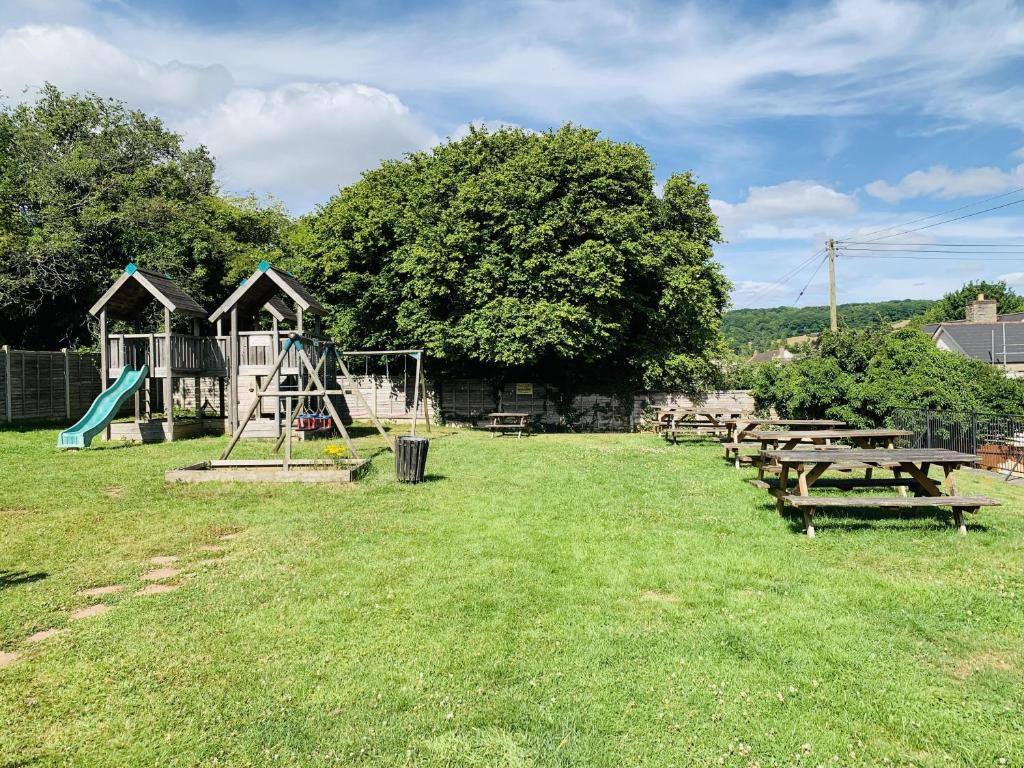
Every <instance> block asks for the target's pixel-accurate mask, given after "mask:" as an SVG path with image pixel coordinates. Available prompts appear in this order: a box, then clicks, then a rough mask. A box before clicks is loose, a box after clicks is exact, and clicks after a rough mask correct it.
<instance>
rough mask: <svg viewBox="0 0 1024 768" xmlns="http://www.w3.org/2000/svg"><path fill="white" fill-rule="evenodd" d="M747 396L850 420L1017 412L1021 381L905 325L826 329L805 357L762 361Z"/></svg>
mask: <svg viewBox="0 0 1024 768" xmlns="http://www.w3.org/2000/svg"><path fill="white" fill-rule="evenodd" d="M754 397H755V399H756V401H757V404H758V407H759V408H763V409H767V408H775V409H776V410H777V411H778V413H779V414H780V415H782V416H785V417H797V418H800V417H804V418H837V419H843V420H844V421H847V422H849V423H851V424H854V425H857V426H868V425H881V424H884V423H886V422H887V421H888V420H889V419H890V418H891V417H892V416H893V414H894V413H895V412H896V411H898V410H900V409H905V408H927V409H936V410H949V411H971V410H992V411H1000V412H1009V413H1021V412H1024V383H1022V382H1019V381H1017V380H1013V379H1007V378H1006V377H1005V376H1004V375H1003V374H1002V372H1001V371H999V370H998V369H997V368H995V367H993V366H991V365H988V364H986V363H983V362H981V361H980V360H974V359H972V358H969V357H965V356H963V355H958V354H954V353H952V352H945V351H943V350H940V349H938V348H937V347H936V346H935V344H934V342H932V340H931V339H930V338H929V337H928V336H927V335H925V334H923V333H921V332H920V331H918V330H915V329H911V328H906V329H902V330H898V331H892V332H887V331H884V330H868V331H854V330H841V331H839V332H837V333H831V332H826V333H824V334H822V336H821V339H820V341H819V342H818V344H817V345H816V347H815V348H814V350H813V352H812V353H811V354H809V355H807V356H806V357H804V358H801V359H798V360H797V361H795V362H793V363H791V364H789V365H786V366H779V365H773V366H769V367H766V368H765V369H763V370H762V371H761V374H760V376H759V378H758V381H757V383H756V384H755V386H754Z"/></svg>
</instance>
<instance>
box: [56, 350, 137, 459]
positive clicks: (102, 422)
mask: <svg viewBox="0 0 1024 768" xmlns="http://www.w3.org/2000/svg"><path fill="white" fill-rule="evenodd" d="M148 375H149V366H148V365H143V366H142V368H141V369H139V370H135V369H134V368H125V369H124V370H123V371H121V375H120V376H118V377H117V381H115V382H114V383H113V384H111V385H110V386H109V387H107V388H106V389H105V390H103V391H102V392H100V394H99V397H97V398H96V399H95V400H93V403H92V405H91V406H89V410H88V411H86V412H85V416H83V417H82V418H81V419H79V420H78V423H77V424H75V426H73V427H70V428H68V429H65V430H64V431H63V432H61V433H60V437H58V438H57V447H58V448H88V447H89V443H91V442H92V439H93V438H94V437H96V435H98V434H99V433H100V432H102V431H103V430H104V429H106V428H107V425H108V424H110V422H112V421H113V420H114V418H115V417H116V416H117V412H118V411H119V410H121V406H122V405H124V401H125V400H127V399H128V398H129V397H131V396H132V395H134V394H135V393H136V392H137V391H138V389H139V387H141V386H142V383H143V382H144V381H145V380H146V377H147V376H148Z"/></svg>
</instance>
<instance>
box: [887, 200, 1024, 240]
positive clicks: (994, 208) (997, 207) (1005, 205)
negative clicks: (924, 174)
mask: <svg viewBox="0 0 1024 768" xmlns="http://www.w3.org/2000/svg"><path fill="white" fill-rule="evenodd" d="M1004 197H1005V195H1004ZM1021 203H1024V198H1021V199H1020V200H1011V201H1010V202H1008V203H1003V204H1002V205H994V206H992V207H991V208H985V209H984V210H981V211H974V212H973V213H965V214H964V215H963V216H956V217H955V218H952V219H945V220H943V221H937V222H935V223H934V224H925V225H924V226H923V227H916V228H915V229H905V230H903V231H902V232H893V233H892V234H891V235H882V236H880V237H876V238H875V239H874V240H869V241H868V242H869V243H875V242H877V241H879V240H884V239H885V238H887V237H899V236H900V235H909V234H910V233H911V232H920V231H922V230H924V229H931V228H932V227H940V226H942V225H943V224H952V223H953V222H954V221H962V220H963V219H970V218H972V217H974V216H981V214H983V213H990V212H992V211H998V210H1000V209H1002V208H1009V207H1010V206H1011V205H1020V204H1021ZM929 218H934V217H929ZM921 221H924V219H921Z"/></svg>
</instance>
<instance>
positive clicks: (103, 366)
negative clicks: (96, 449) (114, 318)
mask: <svg viewBox="0 0 1024 768" xmlns="http://www.w3.org/2000/svg"><path fill="white" fill-rule="evenodd" d="M107 354H108V353H107V309H106V307H104V308H103V309H101V310H100V392H101V393H102V392H105V391H106V390H107V367H108V361H107ZM103 435H104V437H105V438H106V439H107V440H109V439H110V425H109V424H108V425H107V427H106V429H104V430H103Z"/></svg>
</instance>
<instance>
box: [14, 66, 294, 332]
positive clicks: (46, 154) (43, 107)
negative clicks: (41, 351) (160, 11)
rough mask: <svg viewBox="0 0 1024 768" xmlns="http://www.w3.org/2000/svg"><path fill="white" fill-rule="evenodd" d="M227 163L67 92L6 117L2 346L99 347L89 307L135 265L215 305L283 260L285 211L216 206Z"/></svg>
mask: <svg viewBox="0 0 1024 768" xmlns="http://www.w3.org/2000/svg"><path fill="white" fill-rule="evenodd" d="M213 174H214V163H213V160H212V158H211V157H210V156H209V154H208V153H207V152H206V149H205V148H203V147H198V148H196V149H190V150H185V149H183V148H182V146H181V137H180V136H178V135H177V134H175V133H172V132H170V131H168V130H167V129H166V128H165V127H164V126H163V124H162V123H161V122H160V120H158V119H156V118H153V117H149V116H147V115H144V114H143V113H141V112H137V111H132V110H129V109H127V108H126V107H125V106H124V105H123V104H121V103H119V102H116V101H112V100H109V99H103V98H100V97H98V96H94V95H88V96H65V95H63V94H61V93H60V92H59V91H58V90H57V89H56V88H54V87H53V86H47V87H45V88H44V89H43V91H42V93H41V95H40V98H39V99H38V100H37V101H36V102H35V103H33V104H19V105H17V106H3V107H0V339H2V340H3V341H8V342H11V343H15V344H19V345H26V346H29V347H37V348H50V349H53V348H56V347H59V346H66V345H74V344H76V343H87V342H88V341H89V329H88V326H87V319H88V317H87V311H88V308H89V306H91V304H92V303H93V302H94V301H95V300H96V299H97V298H98V297H99V296H100V295H101V293H102V291H103V290H104V289H105V288H106V287H107V285H109V283H110V282H111V281H112V280H113V279H114V278H115V277H116V275H117V273H118V272H119V271H120V270H121V269H123V268H124V265H125V264H126V263H128V262H130V261H133V262H136V263H138V264H141V265H144V266H148V267H151V268H153V269H156V270H159V271H161V272H168V273H170V274H171V275H173V276H174V278H175V279H176V280H177V281H178V282H180V284H181V285H182V286H183V287H184V288H185V290H187V291H188V292H189V293H191V294H192V295H193V296H194V297H195V298H196V299H197V300H198V301H199V302H200V303H203V304H206V305H207V306H209V305H211V304H212V303H213V302H214V301H216V300H219V299H221V298H222V297H223V295H224V291H225V289H226V288H227V287H228V286H229V285H232V284H237V280H238V278H240V277H241V276H242V275H244V274H248V272H249V271H251V270H252V269H253V267H254V266H255V265H256V264H257V263H258V262H259V261H260V260H261V259H262V258H272V259H273V258H276V257H278V256H281V255H282V254H283V247H284V245H285V244H286V241H287V235H288V229H289V228H290V226H291V224H290V221H289V219H288V217H287V214H286V213H285V212H284V210H283V209H281V208H280V207H279V206H269V207H264V206H261V205H259V204H258V203H257V202H256V201H255V200H253V199H251V198H243V199H233V200H224V199H220V198H218V197H216V196H215V192H216V189H215V185H214V180H213Z"/></svg>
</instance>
